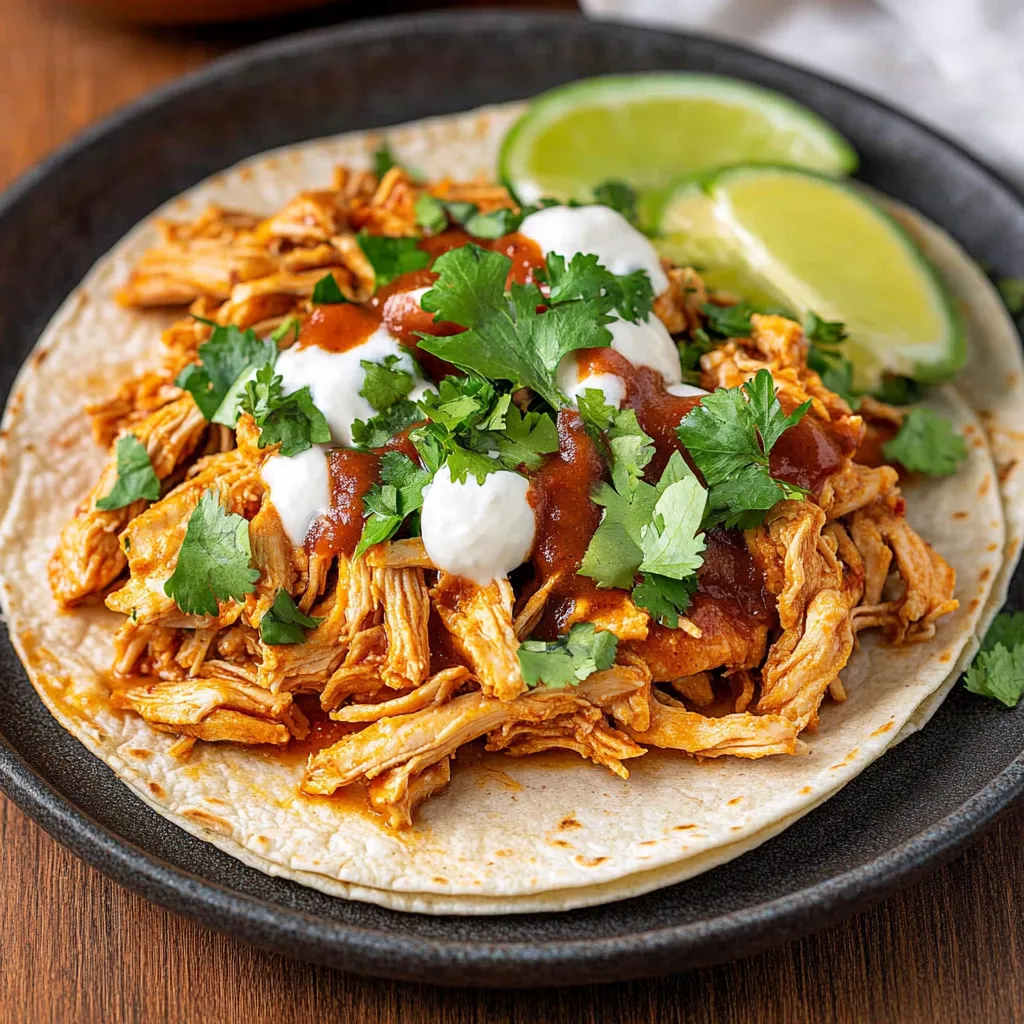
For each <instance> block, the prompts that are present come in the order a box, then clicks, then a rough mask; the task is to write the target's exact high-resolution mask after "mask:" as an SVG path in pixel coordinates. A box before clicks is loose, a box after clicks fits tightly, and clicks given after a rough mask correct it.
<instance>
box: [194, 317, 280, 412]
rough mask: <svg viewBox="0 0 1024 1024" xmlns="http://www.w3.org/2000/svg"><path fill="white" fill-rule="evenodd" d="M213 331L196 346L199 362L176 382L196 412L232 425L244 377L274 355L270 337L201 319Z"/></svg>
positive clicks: (243, 387) (268, 361) (274, 350)
mask: <svg viewBox="0 0 1024 1024" xmlns="http://www.w3.org/2000/svg"><path fill="white" fill-rule="evenodd" d="M202 322H203V323H205V324H208V325H209V326H210V327H211V328H212V331H211V332H210V337H209V338H208V339H207V340H206V341H204V342H203V344H202V345H200V346H199V349H198V356H199V362H198V363H190V364H189V365H188V366H186V367H185V368H184V369H183V370H182V371H181V373H179V374H178V377H177V380H176V381H175V383H176V384H177V385H178V387H179V388H183V389H184V390H185V391H187V392H188V393H189V394H190V395H191V396H192V397H193V398H194V399H195V403H196V405H197V406H199V411H200V412H201V413H202V414H203V415H204V416H205V417H206V419H208V420H210V421H211V422H212V423H222V424H224V425H225V426H228V427H233V426H234V425H235V424H236V423H237V422H238V409H239V403H240V401H241V398H242V394H243V392H244V390H245V381H246V378H247V377H248V376H249V375H251V374H252V372H253V371H254V370H256V369H258V368H259V367H261V366H263V365H265V364H266V363H273V361H274V360H275V359H276V358H277V345H276V343H275V342H274V340H273V339H272V338H258V337H257V336H256V332H255V331H253V330H251V329H250V330H246V331H240V330H239V329H238V328H237V327H233V326H223V325H221V324H216V323H214V322H213V321H211V320H203V321H202Z"/></svg>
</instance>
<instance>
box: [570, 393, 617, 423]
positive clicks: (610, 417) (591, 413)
mask: <svg viewBox="0 0 1024 1024" xmlns="http://www.w3.org/2000/svg"><path fill="white" fill-rule="evenodd" d="M576 408H577V409H578V410H579V413H580V416H582V417H583V422H584V423H586V424H587V425H588V426H590V427H593V428H594V429H595V430H608V429H609V428H610V427H611V425H612V424H613V423H614V422H615V414H616V412H617V411H618V410H617V409H616V408H615V406H614V405H609V404H608V403H607V402H606V401H605V400H604V392H603V391H602V390H601V389H600V388H587V389H586V390H585V391H584V392H583V394H582V395H579V396H578V397H577V398H576Z"/></svg>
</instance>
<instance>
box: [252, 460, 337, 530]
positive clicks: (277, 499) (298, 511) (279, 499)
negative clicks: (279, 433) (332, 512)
mask: <svg viewBox="0 0 1024 1024" xmlns="http://www.w3.org/2000/svg"><path fill="white" fill-rule="evenodd" d="M261 475H262V477H263V482H264V483H265V484H266V485H267V487H269V488H270V501H271V503H272V504H273V506H274V508H275V509H276V510H277V514H278V516H279V517H280V519H281V525H282V526H283V527H284V532H285V533H287V534H288V539H289V540H290V541H291V542H292V544H293V545H295V546H296V547H301V546H302V545H303V544H304V543H305V540H306V534H307V533H308V532H309V527H310V526H311V525H312V522H313V520H314V519H316V517H317V516H322V515H324V514H325V513H326V512H327V510H328V509H329V508H330V505H331V475H330V470H329V469H328V467H327V452H325V451H324V450H323V449H322V448H320V447H317V446H316V445H314V446H313V447H312V448H307V449H306V450H305V451H304V452H299V454H298V455H292V456H290V457H286V456H284V455H272V456H271V457H270V458H269V459H267V461H266V462H265V463H264V464H263V469H262V470H261Z"/></svg>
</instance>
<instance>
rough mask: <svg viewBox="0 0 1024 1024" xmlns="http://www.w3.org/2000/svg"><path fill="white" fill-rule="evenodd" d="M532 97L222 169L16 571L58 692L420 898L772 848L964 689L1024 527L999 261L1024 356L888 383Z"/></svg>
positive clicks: (15, 617)
mask: <svg viewBox="0 0 1024 1024" xmlns="http://www.w3.org/2000/svg"><path fill="white" fill-rule="evenodd" d="M520 109H521V108H520V107H518V105H514V106H510V107H502V108H496V109H490V110H483V111H476V112H472V113H469V114H465V115H459V116H455V117H448V118H440V119H434V120H431V121H428V122H424V123H420V124H414V125H409V126H405V127H402V128H398V129H395V130H393V131H392V132H390V133H389V142H390V144H391V145H392V146H393V147H394V150H395V152H397V153H398V154H400V156H401V158H402V161H403V164H404V166H406V167H410V168H415V171H414V172H410V171H408V170H406V169H404V167H403V165H399V164H393V165H392V166H389V167H387V166H383V164H384V163H386V161H381V160H380V159H378V161H377V164H378V166H377V167H376V168H375V169H373V170H371V169H370V168H371V166H372V164H373V163H374V160H373V154H374V151H375V150H376V148H377V147H378V145H379V143H380V138H379V136H376V135H373V134H366V133H358V134H350V135H346V136H342V137H340V138H338V139H332V140H322V141H318V142H312V143H307V144H303V145H301V146H297V147H294V148H291V149H288V150H284V151H280V152H276V153H273V154H269V155H266V156H263V157H259V158H256V159H254V160H251V161H248V162H246V163H245V164H242V165H240V166H239V167H236V168H234V169H232V170H230V171H228V172H225V173H224V174H222V175H219V176H217V177H216V178H215V179H212V180H210V181H208V182H205V183H203V184H201V185H199V186H197V187H196V188H194V189H192V190H190V192H188V193H186V194H185V195H184V196H182V197H179V198H178V199H177V200H174V201H173V202H172V203H170V204H168V206H167V207H165V208H164V210H162V211H160V214H159V216H158V217H157V218H155V219H154V220H153V221H152V222H147V223H145V224H143V225H140V227H139V228H138V229H137V230H136V231H134V232H133V233H132V234H131V235H129V236H128V238H126V239H125V240H124V241H122V242H121V243H120V244H119V245H118V246H116V247H115V249H114V250H113V251H112V252H111V253H109V254H108V255H107V256H105V257H104V258H103V259H102V260H101V261H100V262H99V263H98V264H97V265H96V267H94V268H93V270H92V271H91V272H90V274H89V276H88V277H87V278H86V280H85V281H84V282H83V284H82V285H81V287H80V288H79V289H78V290H77V291H76V293H75V294H73V295H72V296H71V297H70V298H69V299H68V301H67V302H66V303H65V305H64V306H63V307H62V309H61V310H60V311H59V312H58V314H57V316H56V317H55V318H54V320H53V322H52V323H51V324H50V325H49V327H48V328H47V330H46V332H45V333H44V335H43V337H42V338H41V339H40V342H39V345H38V348H37V351H36V352H35V353H34V355H33V356H32V357H31V358H30V360H29V361H28V363H27V364H26V366H25V368H24V369H23V371H22V374H21V376H20V377H19V380H18V383H17V385H16V388H15V390H14V393H13V395H12V397H11V400H10V402H9V404H8V407H7V412H6V416H5V424H4V426H5V433H4V436H5V442H4V453H3V454H4V458H5V460H6V467H5V471H4V487H3V491H2V497H0V502H2V505H0V512H2V516H3V519H2V524H0V583H2V592H0V593H2V598H3V604H4V609H5V612H6V615H7V617H8V621H9V624H10V630H11V636H12V638H13V639H14V642H15V644H16V646H17V648H18V651H19V654H20V655H21V657H22V660H23V661H24V663H25V665H26V668H27V670H28V672H29V675H30V677H31V679H32V681H33V684H34V685H35V687H36V689H37V691H38V692H39V694H40V696H41V697H42V699H43V701H44V703H45V704H46V706H47V707H48V708H49V710H50V711H51V713H53V714H54V715H55V716H56V717H57V719H58V720H59V721H60V722H61V723H62V724H63V725H64V726H65V727H66V728H68V729H69V730H70V731H72V732H73V733H74V735H76V736H77V737H78V738H79V739H80V740H81V741H82V742H83V743H84V744H85V745H86V746H87V747H88V748H89V749H90V750H91V751H92V752H93V753H94V754H95V755H96V756H98V757H100V758H101V759H102V760H103V761H105V762H106V763H107V764H108V765H109V766H110V767H111V768H112V769H113V770H114V771H115V772H116V773H117V774H118V775H119V776H120V778H122V779H123V780H124V781H125V782H126V784H128V785H129V786H130V787H131V788H132V789H133V790H134V791H135V792H136V793H137V794H138V795H139V796H140V797H141V798H142V799H143V800H145V801H146V802H147V803H148V804H150V805H151V806H152V807H154V808H155V809H156V810H158V811H159V812H160V813H161V814H163V815H165V816H166V817H168V818H170V819H171V820H173V821H175V822H176V823H178V824H179V825H181V826H182V827H183V828H185V829H187V830H188V831H190V832H192V833H193V834H195V835H198V836H201V837H202V838H204V839H206V840H208V841H210V842H212V843H214V844H215V845H217V846H218V847H220V848H221V849H224V850H226V851H228V852H229V853H231V854H233V855H234V856H236V857H238V858H240V859H241V860H243V861H245V862H246V863H249V864H251V865H253V866H255V867H257V868H259V869H260V870H263V871H266V872H268V873H271V874H280V875H284V876H286V877H289V878H293V879H295V880H297V881H299V882H301V883H303V884H306V885H311V886H314V887H316V888H319V889H322V890H324V891H327V892H330V893H335V894H337V895H340V896H345V897H351V898H357V899H363V900H369V901H372V902H376V903H380V904H383V905H386V906H390V907H394V908H397V909H404V910H419V911H425V912H434V913H458V912H464V913H493V912H504V911H510V910H530V909H559V908H564V907H570V906H581V905H586V904H591V903H598V902H603V901H606V900H609V899H615V898H620V897H621V896H624V895H629V894H632V893H636V892H641V891H645V890H646V889H649V888H653V887H656V886H659V885H665V884H668V883H670V882H673V881H677V880H679V879H681V878H685V877H689V876H690V875H692V874H695V873H697V872H698V871H702V870H706V869H708V868H709V867H712V866H714V864H716V863H720V862H722V861H723V860H725V859H728V858H731V857H734V856H736V855H738V854H739V853H742V852H744V851H745V850H747V849H750V848H752V847H753V846H755V845H757V844H758V843H760V842H763V841H764V840H765V839H767V838H768V837H769V836H770V835H772V834H775V833H776V832H777V831H779V830H780V829H781V828H783V827H785V826H786V825H787V824H788V823H790V822H792V821H793V820H795V819H796V818H798V817H800V816H801V815H802V814H804V813H807V812H808V811H809V810H810V809H812V808H813V807H814V806H816V805H817V804H818V803H820V802H821V801H822V800H824V799H826V798H827V797H828V796H829V795H830V794H831V793H833V792H835V791H836V790H837V789H838V788H840V787H841V786H842V785H844V784H845V783H846V782H847V781H849V780H850V779H851V778H853V777H854V776H855V775H856V774H857V773H858V772H859V771H861V770H862V769H863V768H864V767H865V766H866V765H867V764H869V763H870V762H871V761H872V760H874V759H875V758H876V757H878V756H879V755H880V754H881V753H883V752H884V751H885V749H886V748H887V747H888V746H889V745H890V744H891V743H892V742H894V741H895V740H896V738H897V737H898V736H900V735H901V732H902V730H905V729H907V728H913V727H915V726H917V725H920V724H921V723H922V722H923V718H924V717H926V714H927V713H928V712H929V710H930V709H932V708H933V704H932V703H930V701H932V699H933V698H934V696H935V695H937V694H940V693H942V692H944V687H945V686H947V685H951V683H952V681H953V680H954V679H955V678H956V670H957V667H958V665H959V664H960V663H961V659H962V658H964V657H969V656H970V655H971V654H972V653H973V651H974V649H975V648H976V645H977V640H976V637H977V635H978V634H979V633H980V632H981V631H983V627H984V624H985V622H986V621H987V617H990V615H991V613H993V612H994V609H995V608H996V607H998V603H1000V602H1001V598H1000V593H1001V590H1000V588H1005V583H1006V580H1007V578H1008V568H1007V567H1008V566H1010V565H1012V562H1013V561H1014V560H1015V558H1016V554H1017V549H1018V548H1019V535H1020V528H1019V521H1018V522H1015V523H1014V524H1013V527H1012V529H1011V531H1010V539H1009V541H1008V539H1007V530H1006V517H1005V515H1004V508H1003V504H1002V500H1001V490H1000V486H1002V488H1003V493H1006V494H1010V493H1015V492H1013V491H1012V489H1013V488H1016V487H1018V486H1019V485H1018V483H1017V478H1016V476H1015V470H1014V466H1015V465H1016V451H1017V447H1016V446H1018V445H1019V440H1016V439H1015V438H1014V437H1013V436H1012V434H1010V433H1009V428H1008V427H1006V423H1007V419H1005V418H1001V417H1008V416H1009V413H1008V411H1007V410H1009V409H1011V408H1012V407H1013V402H1015V401H1017V400H1018V398H1017V396H1018V395H1019V388H1020V379H1021V378H1020V371H1019V364H1020V356H1019V352H1018V350H1017V348H1016V343H1015V339H1014V337H1013V335H1012V328H1009V329H1008V328H1007V323H1006V320H1005V315H1004V314H1002V313H1001V312H999V311H996V310H994V309H993V308H992V307H991V306H990V305H988V303H989V301H990V299H989V295H988V293H987V292H986V291H985V290H984V288H983V287H982V286H981V285H980V284H979V283H978V282H977V281H976V280H975V279H974V278H973V277H972V276H971V274H972V272H971V271H969V270H964V269H963V264H964V263H965V262H966V261H965V257H963V256H962V255H961V254H959V253H956V252H954V251H952V250H949V249H947V250H944V251H943V254H942V259H941V261H940V262H942V264H943V270H944V272H946V274H947V278H948V279H949V283H950V285H951V287H952V288H953V289H954V290H955V291H956V294H957V297H958V299H959V300H960V301H961V302H962V303H963V304H965V306H966V307H967V312H968V315H967V324H968V329H969V332H970V339H969V340H970V345H971V346H972V348H971V351H972V352H975V353H977V352H985V353H986V356H989V355H991V354H992V353H996V354H997V355H996V356H993V358H998V359H999V360H1001V363H1000V365H1001V366H1002V367H1005V369H1006V373H1005V377H1006V379H1005V381H1004V382H1003V384H1005V386H1003V384H1001V385H1000V387H1001V388H1002V390H1003V391H1004V392H1007V394H1002V395H1001V397H1000V398H999V399H998V400H995V399H993V389H992V388H991V386H990V387H989V388H988V389H987V390H986V391H985V392H984V396H983V397H984V400H985V402H986V403H988V405H987V406H984V407H983V406H982V405H979V404H978V398H979V395H978V394H977V393H976V392H977V390H978V389H977V387H976V386H975V385H973V384H972V380H973V378H972V377H971V371H970V368H968V371H966V373H965V378H964V379H965V381H966V386H965V391H964V393H963V394H961V393H960V392H959V391H958V390H957V388H956V386H945V387H943V388H940V389H936V390H935V391H934V392H932V395H931V396H930V397H929V399H928V400H927V402H926V403H925V404H924V405H923V406H922V407H920V408H918V409H916V410H915V411H913V412H910V413H907V412H906V411H905V410H902V409H898V408H894V407H892V406H888V405H885V404H884V403H882V402H879V401H877V400H871V399H866V400H864V401H863V402H862V403H861V407H860V409H859V410H858V411H856V412H855V411H854V410H852V409H851V407H850V406H849V405H848V404H847V402H846V401H845V400H844V399H843V398H842V397H841V396H840V395H838V394H836V393H834V392H832V391H831V390H829V389H828V388H827V387H826V386H825V385H824V384H823V383H822V380H821V378H820V376H819V375H818V374H817V373H816V372H815V371H813V370H811V369H809V368H808V365H807V353H808V341H807V337H806V335H805V331H804V328H803V327H802V326H801V325H800V324H798V323H796V322H794V321H793V320H790V319H788V318H787V317H786V316H785V315H782V314H781V313H777V312H776V313H770V312H767V313H753V314H751V313H750V312H749V311H747V310H746V309H745V308H744V307H743V306H742V305H737V304H736V302H735V299H734V298H733V297H730V296H724V295H716V294H714V293H710V292H708V290H707V289H706V288H705V286H704V283H703V282H702V280H701V277H700V274H699V273H698V272H697V271H696V270H694V269H693V268H689V267H677V266H672V265H669V264H666V263H663V262H662V261H661V260H659V259H658V257H657V255H656V253H655V252H654V250H653V249H652V247H651V245H650V242H649V241H648V240H647V239H646V238H645V237H644V236H643V235H642V234H640V232H638V231H637V230H636V229H635V228H634V227H633V226H632V225H631V224H630V223H629V221H628V220H627V219H626V218H625V217H624V216H623V215H622V214H621V213H620V212H617V211H615V210H613V209H611V208H609V207H607V206H603V205H599V204H594V205H590V206H559V205H549V206H544V207H541V208H536V209H528V208H521V207H520V206H518V205H517V204H516V202H515V200H514V199H513V197H512V196H510V195H509V193H508V192H507V191H506V190H505V189H504V188H503V187H501V186H498V185H494V184H490V183H488V182H487V180H486V175H487V174H488V173H489V172H490V170H491V167H492V165H493V160H494V154H495V152H496V148H497V143H498V142H499V141H500V139H501V137H502V135H503V134H504V131H505V129H506V128H507V127H508V125H509V124H510V123H511V121H512V120H514V118H515V116H516V115H517V114H518V113H519V111H520ZM907 216H908V217H910V218H913V215H912V214H907ZM920 230H921V231H923V232H924V233H925V234H926V235H927V234H928V232H929V231H931V229H930V228H928V227H927V226H924V227H921V228H920ZM947 264H948V265H947ZM979 303H981V304H982V305H984V315H982V316H976V315H974V313H973V310H974V309H975V308H976V307H977V306H978V304H979ZM168 310H170V312H168ZM830 327H833V328H834V325H824V326H823V327H822V328H821V329H824V330H827V329H829V328H830ZM161 329H162V337H161ZM1014 373H1015V374H1016V377H1013V374H1014ZM959 383H960V381H957V382H955V384H959ZM964 395H966V398H967V400H966V401H965V397H964ZM83 404H84V405H85V406H86V413H87V415H88V417H89V421H91V435H90V432H89V430H88V429H87V420H86V418H85V414H84V413H83V411H82V407H83ZM979 412H982V413H984V415H982V416H979ZM921 430H923V431H924V432H925V435H926V436H927V438H928V439H929V441H928V444H926V446H925V447H926V448H927V449H928V452H929V455H928V457H927V458H926V459H925V461H926V462H928V463H929V467H928V468H930V469H931V470H932V472H934V473H936V474H937V475H934V476H931V477H928V476H925V475H923V474H922V473H920V472H916V473H915V472H908V470H907V467H903V466H900V465H899V464H898V463H897V461H896V460H897V459H898V458H899V457H900V456H901V455H902V457H903V458H904V459H905V460H906V462H907V463H908V465H909V468H910V469H914V468H917V469H920V468H921V467H920V466H919V465H917V461H918V460H916V459H915V458H913V457H911V456H909V455H907V454H906V453H907V451H908V448H907V443H908V440H907V439H908V437H910V435H912V434H913V433H914V432H915V431H921ZM1000 431H1001V432H1000ZM993 437H994V438H996V440H995V441H994V442H993V443H991V444H990V438H993ZM901 438H902V439H903V440H902V441H901V440H900V439H901ZM936 439H937V440H936ZM911 440H913V438H912V437H911ZM993 451H995V453H996V456H997V458H998V459H999V467H998V469H997V466H996V465H995V464H994V463H993ZM887 453H888V454H887ZM1017 506H1018V507H1019V502H1018V503H1017ZM1008 507H1009V506H1008ZM1014 515H1015V516H1019V512H1015V513H1014Z"/></svg>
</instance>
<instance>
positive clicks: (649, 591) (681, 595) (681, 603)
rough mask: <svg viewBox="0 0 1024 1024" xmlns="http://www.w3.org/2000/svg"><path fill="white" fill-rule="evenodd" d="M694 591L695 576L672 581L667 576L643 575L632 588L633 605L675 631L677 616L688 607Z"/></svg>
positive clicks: (677, 623)
mask: <svg viewBox="0 0 1024 1024" xmlns="http://www.w3.org/2000/svg"><path fill="white" fill-rule="evenodd" d="M696 591H697V577H696V576H688V577H687V578H686V579H682V580H674V579H670V578H669V577H668V576H658V575H656V574H655V573H644V575H643V577H642V579H641V580H640V582H639V583H638V584H637V585H636V586H635V587H634V588H633V604H635V605H636V606H637V607H638V608H645V609H646V610H647V611H648V612H649V613H650V615H651V618H652V619H654V621H655V622H659V623H661V625H663V626H667V627H668V628H669V629H677V628H678V627H679V616H680V615H682V614H683V613H684V612H685V611H686V610H687V609H688V608H689V607H690V599H691V598H692V597H693V595H694V594H695V593H696Z"/></svg>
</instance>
